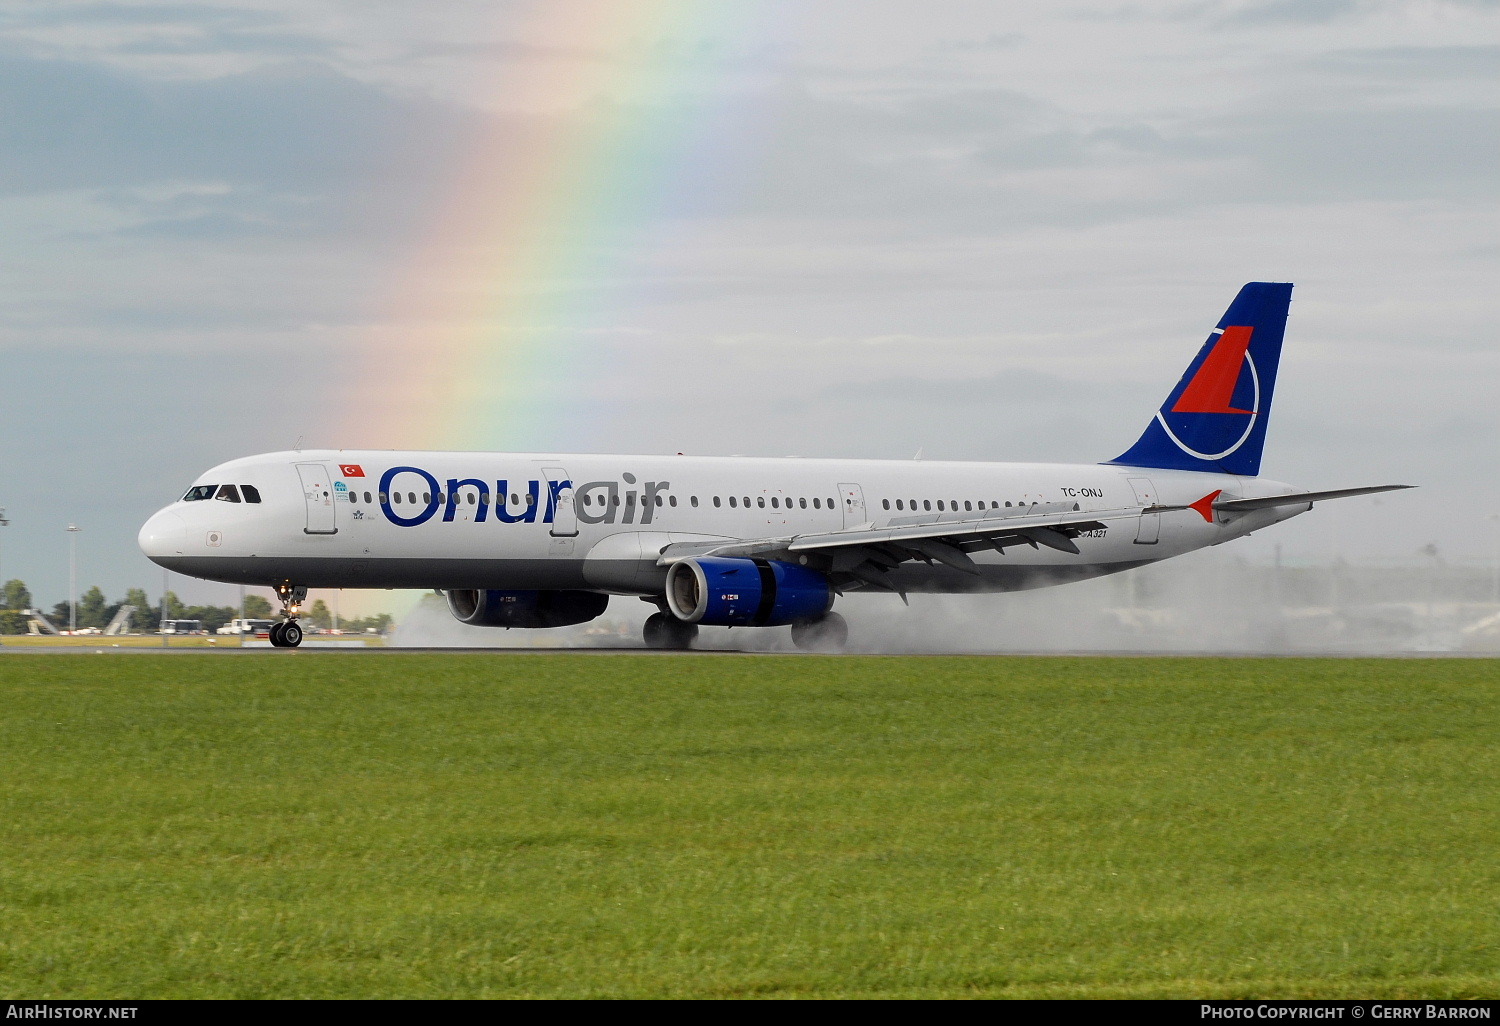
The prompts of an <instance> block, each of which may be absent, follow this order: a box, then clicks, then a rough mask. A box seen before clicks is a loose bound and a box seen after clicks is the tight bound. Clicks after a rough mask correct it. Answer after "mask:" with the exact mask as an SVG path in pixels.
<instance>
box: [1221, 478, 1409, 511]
mask: <svg viewBox="0 0 1500 1026" xmlns="http://www.w3.org/2000/svg"><path fill="white" fill-rule="evenodd" d="M1415 487H1416V485H1371V486H1369V487H1368V488H1334V489H1331V490H1330V491H1325V492H1295V493H1293V494H1291V495H1267V496H1265V497H1263V498H1258V499H1220V500H1219V501H1218V502H1215V503H1214V509H1216V510H1218V511H1219V512H1220V513H1248V512H1250V511H1251V510H1253V509H1275V508H1276V507H1277V506H1299V505H1301V504H1302V503H1304V502H1322V501H1323V500H1324V499H1346V498H1348V497H1349V496H1351V495H1373V494H1375V493H1376V492H1394V491H1397V490H1399V489H1402V488H1415Z"/></svg>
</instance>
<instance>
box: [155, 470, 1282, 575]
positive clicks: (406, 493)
mask: <svg viewBox="0 0 1500 1026" xmlns="http://www.w3.org/2000/svg"><path fill="white" fill-rule="evenodd" d="M356 468H357V472H356ZM398 468H408V469H398ZM360 475H362V476H360ZM226 484H229V485H235V486H236V489H237V490H239V489H241V488H242V487H243V486H245V485H250V486H251V487H252V488H253V489H254V491H255V492H257V493H258V495H259V498H260V500H261V501H259V502H249V501H244V493H243V492H241V493H240V495H241V501H238V502H234V501H228V500H226V499H218V498H206V499H199V500H195V501H178V502H175V503H173V504H171V505H169V506H167V507H165V508H164V509H162V510H160V511H159V512H157V513H156V514H155V515H154V516H152V517H151V519H150V520H149V521H148V522H147V523H146V525H145V526H144V527H143V528H142V529H141V532H140V544H141V548H142V550H143V551H144V552H145V553H146V554H147V555H148V556H149V557H150V558H151V559H152V560H154V561H155V562H157V563H159V564H161V565H163V566H166V567H168V568H170V569H173V570H176V571H180V572H182V573H185V574H189V575H191V576H194V577H201V578H205V579H208V580H215V581H224V582H229V583H235V584H251V585H266V586H277V585H281V584H295V585H298V586H302V587H311V588H438V589H444V590H448V589H467V588H474V589H586V590H594V591H601V592H609V593H614V594H636V595H648V596H649V595H659V594H661V592H662V588H663V582H664V580H665V572H666V571H665V568H664V567H661V566H658V565H657V557H658V555H659V554H660V552H661V550H662V548H663V547H665V546H667V545H669V544H672V543H676V542H695V541H710V540H740V539H745V540H749V539H764V538H782V537H791V536H795V535H805V534H813V533H823V532H829V531H840V530H846V529H853V528H858V527H862V526H866V525H873V526H874V527H876V528H881V527H885V526H888V525H897V526H899V525H906V524H922V523H929V522H947V521H963V520H973V519H974V518H975V517H976V516H980V515H981V514H980V512H979V510H981V509H985V510H993V509H997V508H998V509H1001V510H1004V509H1005V508H1006V507H1007V506H1009V507H1011V508H1016V507H1022V506H1030V505H1031V504H1035V503H1040V504H1044V505H1045V504H1068V505H1069V508H1071V504H1074V503H1076V504H1077V506H1078V508H1079V510H1081V511H1083V512H1091V513H1095V514H1097V515H1099V517H1100V518H1101V520H1104V519H1105V518H1106V517H1108V518H1109V519H1108V520H1107V524H1106V526H1105V528H1104V529H1103V530H1097V531H1091V532H1088V533H1085V534H1084V535H1083V536H1082V537H1079V538H1077V539H1076V544H1077V547H1078V549H1079V552H1078V553H1077V554H1074V553H1069V552H1063V551H1057V550H1054V549H1051V548H1047V547H1045V546H1043V547H1038V548H1030V547H1024V546H1023V547H1020V548H1009V549H1007V550H1006V551H1005V552H1004V553H1003V554H1002V553H1000V552H996V551H979V552H976V553H974V554H973V558H974V561H975V563H976V564H977V565H978V568H979V571H980V572H979V574H977V575H975V574H970V573H960V572H959V571H957V570H955V569H952V568H950V567H947V566H944V565H942V564H941V563H936V564H932V565H928V564H927V563H923V562H915V561H913V562H908V563H904V564H902V565H901V566H900V567H899V568H897V569H895V570H894V571H893V572H892V574H891V581H892V583H893V584H894V585H896V587H898V588H899V589H901V590H904V591H932V592H973V591H1013V590H1019V589H1024V588H1034V587H1042V586H1045V585H1048V584H1060V583H1065V582H1068V581H1075V580H1082V579H1086V578H1089V577H1097V576H1099V575H1101V574H1107V573H1113V572H1116V571H1119V570H1124V569H1128V568H1130V567H1133V566H1139V565H1141V564H1143V563H1150V562H1155V561H1158V560H1162V559H1167V558H1170V557H1172V556H1178V555H1181V554H1183V553H1185V552H1190V551H1192V550H1194V549H1200V548H1204V547H1205V546H1209V545H1216V544H1219V543H1221V542H1225V541H1229V540H1231V539H1233V538H1237V537H1241V536H1243V535H1245V534H1248V533H1249V532H1251V531H1252V530H1257V529H1259V528H1262V527H1265V526H1267V525H1269V524H1272V523H1276V522H1277V521H1280V520H1285V519H1288V518H1290V517H1292V516H1296V515H1297V514H1298V513H1301V512H1304V511H1305V510H1306V509H1307V508H1308V507H1307V506H1306V505H1296V506H1287V507H1280V508H1277V509H1267V510H1260V511H1256V512H1253V513H1247V514H1241V515H1237V516H1233V517H1213V518H1212V519H1211V520H1210V519H1206V518H1205V517H1204V515H1202V514H1200V513H1199V512H1197V511H1195V510H1192V509H1176V510H1171V511H1167V512H1143V510H1149V508H1150V507H1153V506H1185V505H1187V504H1190V503H1193V502H1196V501H1198V500H1200V499H1202V498H1203V497H1204V496H1206V495H1209V494H1210V493H1213V492H1215V491H1222V493H1223V498H1225V499H1233V498H1249V497H1256V496H1264V495H1278V494H1284V493H1286V492H1289V491H1291V490H1292V489H1290V488H1289V487H1288V486H1286V485H1284V484H1281V483H1279V482H1273V481H1267V480H1264V479H1262V478H1247V477H1235V476H1231V475H1221V474H1208V473H1199V472H1194V471H1174V470H1150V469H1142V468H1131V467H1122V466H1115V465H1105V464H1043V463H958V462H937V461H892V460H826V459H761V458H747V457H701V456H612V455H546V454H512V453H485V452H391V451H366V450H360V451H353V450H338V451H330V450H322V451H306V452H281V453H271V454H267V455H261V456H252V457H248V458H245V459H239V460H233V461H231V462H228V463H224V464H221V465H220V466H217V467H215V468H213V469H212V470H210V471H208V472H206V473H205V474H203V475H202V476H200V478H199V479H198V481H197V485H200V486H208V485H214V486H222V485H226ZM205 491H206V489H205ZM502 494H503V495H504V499H503V500H502V499H501V495H502ZM981 504H982V505H981Z"/></svg>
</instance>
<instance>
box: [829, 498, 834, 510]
mask: <svg viewBox="0 0 1500 1026" xmlns="http://www.w3.org/2000/svg"><path fill="white" fill-rule="evenodd" d="M828 508H829V509H833V500H832V499H829V500H828Z"/></svg>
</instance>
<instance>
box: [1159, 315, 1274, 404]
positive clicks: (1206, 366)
mask: <svg viewBox="0 0 1500 1026" xmlns="http://www.w3.org/2000/svg"><path fill="white" fill-rule="evenodd" d="M1254 330H1255V329H1254V328H1252V327H1250V326H1249V325H1245V324H1237V325H1234V326H1233V327H1229V328H1225V329H1224V333H1223V334H1222V335H1220V336H1219V341H1217V342H1215V343H1214V347H1213V349H1212V350H1210V351H1209V354H1208V356H1207V357H1206V358H1205V359H1204V361H1203V364H1202V365H1201V366H1200V367H1199V368H1198V373H1197V374H1194V375H1193V380H1192V381H1189V382H1188V383H1187V387H1186V388H1184V389H1183V390H1182V395H1180V396H1178V397H1177V402H1176V403H1175V404H1174V405H1173V406H1172V412H1173V413H1254V412H1255V411H1254V410H1237V409H1235V408H1234V407H1232V406H1230V405H1229V400H1231V399H1233V398H1234V386H1235V385H1237V384H1239V380H1240V368H1241V367H1242V366H1243V365H1244V363H1245V350H1247V349H1249V348H1250V334H1251V332H1253V331H1254Z"/></svg>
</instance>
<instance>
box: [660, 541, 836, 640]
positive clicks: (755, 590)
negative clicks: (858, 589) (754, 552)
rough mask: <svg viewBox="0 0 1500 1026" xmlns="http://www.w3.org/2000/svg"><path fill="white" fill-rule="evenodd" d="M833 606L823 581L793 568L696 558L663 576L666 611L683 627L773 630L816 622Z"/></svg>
mask: <svg viewBox="0 0 1500 1026" xmlns="http://www.w3.org/2000/svg"><path fill="white" fill-rule="evenodd" d="M832 605H833V588H832V587H830V586H829V584H828V578H827V577H825V576H823V575H822V574H820V573H818V572H817V571H816V570H809V569H807V567H805V566H798V565H797V564H795V563H782V562H779V561H777V560H767V559H726V558H722V557H718V556H695V557H693V558H691V559H684V560H680V561H678V562H676V563H673V564H672V568H671V569H670V570H668V571H667V606H668V607H669V608H670V609H671V610H672V615H673V616H675V617H677V619H679V620H684V621H686V622H687V623H701V624H707V625H709V626H712V627H775V626H778V625H780V624H786V623H796V622H797V621H799V620H815V619H817V618H818V617H820V616H822V615H823V614H824V613H826V612H828V610H829V608H830V607H831V606H832Z"/></svg>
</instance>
